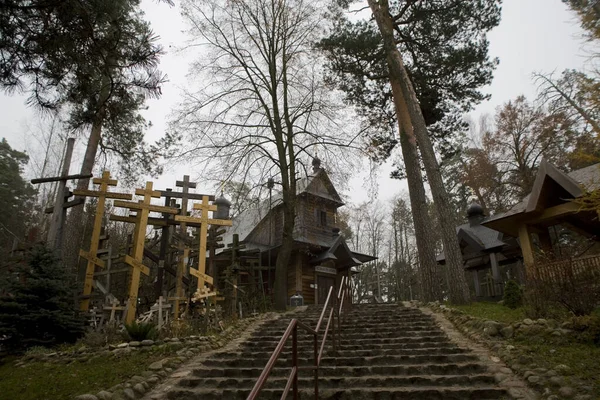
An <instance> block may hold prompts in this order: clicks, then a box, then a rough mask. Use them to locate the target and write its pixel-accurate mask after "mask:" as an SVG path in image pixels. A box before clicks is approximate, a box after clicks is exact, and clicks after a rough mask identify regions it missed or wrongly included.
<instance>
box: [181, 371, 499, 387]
mask: <svg viewBox="0 0 600 400" xmlns="http://www.w3.org/2000/svg"><path fill="white" fill-rule="evenodd" d="M287 378H288V377H287V376H278V377H270V378H269V379H268V380H267V382H266V384H265V386H264V388H265V389H280V388H284V387H285V384H286V381H287ZM494 383H495V381H494V377H493V376H492V375H485V374H478V375H412V376H382V375H366V376H361V377H342V376H336V377H324V376H320V377H319V389H338V388H341V387H344V388H349V389H351V388H366V387H379V388H384V387H385V388H390V387H396V388H402V387H407V386H461V387H468V386H478V385H493V384H494ZM255 384H256V379H255V378H216V377H215V378H210V377H209V378H198V377H191V378H184V379H182V380H181V382H180V386H182V387H188V388H203V387H204V388H206V387H211V388H216V389H229V388H233V387H235V388H238V389H244V388H245V389H248V391H249V390H250V389H252V388H253V387H254V385H255ZM298 385H299V387H301V388H311V387H313V385H314V377H313V376H312V371H310V372H309V371H301V374H300V375H299V376H298Z"/></svg>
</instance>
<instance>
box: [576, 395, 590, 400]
mask: <svg viewBox="0 0 600 400" xmlns="http://www.w3.org/2000/svg"><path fill="white" fill-rule="evenodd" d="M575 400H592V395H591V394H580V395H578V396H575Z"/></svg>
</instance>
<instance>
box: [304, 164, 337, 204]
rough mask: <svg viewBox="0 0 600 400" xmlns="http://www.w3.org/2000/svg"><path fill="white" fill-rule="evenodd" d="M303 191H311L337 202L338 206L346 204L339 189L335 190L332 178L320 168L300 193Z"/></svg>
mask: <svg viewBox="0 0 600 400" xmlns="http://www.w3.org/2000/svg"><path fill="white" fill-rule="evenodd" d="M303 193H309V194H312V195H313V196H317V197H320V198H323V199H326V200H330V201H333V202H334V203H337V206H338V207H341V206H343V205H344V202H343V201H342V199H341V197H340V195H339V194H338V192H337V190H335V187H334V186H333V183H332V182H331V179H329V176H328V175H327V173H326V172H325V170H323V169H319V171H318V172H317V174H316V175H315V176H314V177H312V179H310V180H309V182H308V185H307V186H306V188H305V189H304V190H302V191H301V192H300V194H303Z"/></svg>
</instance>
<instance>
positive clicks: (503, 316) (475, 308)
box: [451, 302, 527, 324]
mask: <svg viewBox="0 0 600 400" xmlns="http://www.w3.org/2000/svg"><path fill="white" fill-rule="evenodd" d="M451 307H452V308H456V309H457V310H461V311H463V312H464V313H465V314H468V315H470V316H472V317H475V318H481V319H491V320H494V321H498V322H500V323H503V324H513V323H515V322H519V321H522V320H523V319H524V318H527V317H526V316H525V310H524V308H523V307H519V308H516V309H514V310H513V309H510V308H508V307H505V306H503V305H502V304H498V303H486V302H477V303H471V304H467V305H461V306H455V305H451Z"/></svg>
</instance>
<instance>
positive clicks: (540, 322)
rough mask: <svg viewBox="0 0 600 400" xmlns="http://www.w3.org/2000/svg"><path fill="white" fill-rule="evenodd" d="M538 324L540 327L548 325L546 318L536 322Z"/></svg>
mask: <svg viewBox="0 0 600 400" xmlns="http://www.w3.org/2000/svg"><path fill="white" fill-rule="evenodd" d="M535 323H536V324H538V325H548V321H546V320H545V319H544V318H540V319H538V320H537V321H535Z"/></svg>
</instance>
